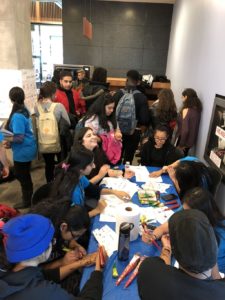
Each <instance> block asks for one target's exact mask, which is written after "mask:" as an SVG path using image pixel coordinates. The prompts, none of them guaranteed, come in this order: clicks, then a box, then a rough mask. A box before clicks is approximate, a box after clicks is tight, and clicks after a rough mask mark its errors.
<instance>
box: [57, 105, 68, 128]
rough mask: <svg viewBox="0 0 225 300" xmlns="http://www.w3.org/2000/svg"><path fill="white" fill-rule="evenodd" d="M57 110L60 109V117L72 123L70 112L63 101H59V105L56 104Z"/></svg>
mask: <svg viewBox="0 0 225 300" xmlns="http://www.w3.org/2000/svg"><path fill="white" fill-rule="evenodd" d="M56 110H57V111H58V113H59V115H60V117H61V118H63V119H64V120H65V121H66V122H67V123H68V125H71V123H70V118H69V116H68V113H67V111H66V109H65V107H64V106H63V105H62V104H61V103H58V105H57V106H56Z"/></svg>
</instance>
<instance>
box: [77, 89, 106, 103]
mask: <svg viewBox="0 0 225 300" xmlns="http://www.w3.org/2000/svg"><path fill="white" fill-rule="evenodd" d="M104 92H105V91H104V90H103V89H100V90H98V91H97V92H96V93H95V94H93V95H90V96H86V97H84V96H83V97H82V99H84V100H85V101H88V100H92V99H95V98H97V97H99V96H101V95H102V94H104Z"/></svg>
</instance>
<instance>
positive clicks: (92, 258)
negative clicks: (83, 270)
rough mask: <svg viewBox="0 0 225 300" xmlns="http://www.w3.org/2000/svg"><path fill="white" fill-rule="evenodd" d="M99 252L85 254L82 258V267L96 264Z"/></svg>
mask: <svg viewBox="0 0 225 300" xmlns="http://www.w3.org/2000/svg"><path fill="white" fill-rule="evenodd" d="M97 253H98V252H94V253H90V254H88V255H86V256H84V257H83V258H82V259H81V260H80V264H81V267H89V266H92V265H94V264H95V262H96V258H97Z"/></svg>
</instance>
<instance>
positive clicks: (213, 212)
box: [183, 187, 225, 227]
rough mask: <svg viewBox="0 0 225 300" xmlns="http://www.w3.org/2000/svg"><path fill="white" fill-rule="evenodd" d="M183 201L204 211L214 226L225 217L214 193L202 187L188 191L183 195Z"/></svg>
mask: <svg viewBox="0 0 225 300" xmlns="http://www.w3.org/2000/svg"><path fill="white" fill-rule="evenodd" d="M183 203H186V204H187V205H188V206H189V207H190V208H193V209H198V210H201V211H202V212H204V213H205V214H206V216H207V217H208V219H209V222H210V223H211V225H212V226H213V227H215V226H216V225H217V224H218V222H220V221H222V220H224V219H225V218H224V217H223V215H222V214H221V213H220V211H219V208H218V207H217V205H216V202H215V200H214V198H213V196H212V194H211V193H210V192H209V191H208V190H206V189H203V188H201V187H196V188H193V189H191V190H189V191H187V192H186V193H185V195H184V196H183Z"/></svg>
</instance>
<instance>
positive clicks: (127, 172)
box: [124, 169, 135, 179]
mask: <svg viewBox="0 0 225 300" xmlns="http://www.w3.org/2000/svg"><path fill="white" fill-rule="evenodd" d="M134 176H135V172H134V171H132V170H129V169H128V170H125V173H124V178H126V179H131V178H132V177H134Z"/></svg>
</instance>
